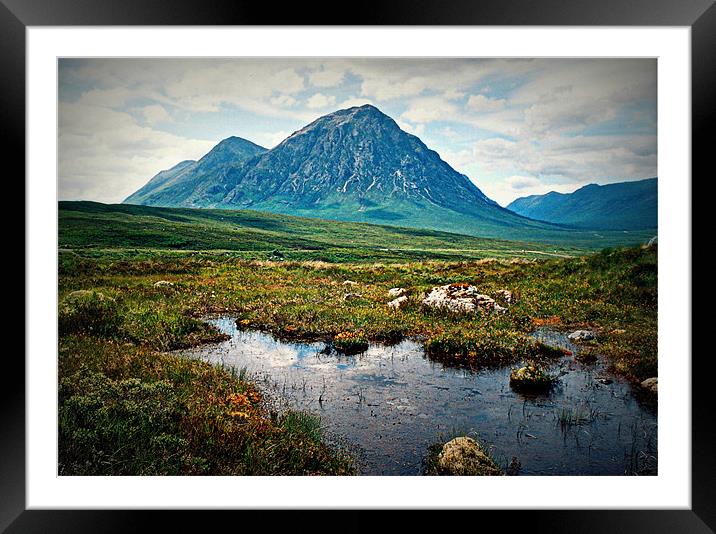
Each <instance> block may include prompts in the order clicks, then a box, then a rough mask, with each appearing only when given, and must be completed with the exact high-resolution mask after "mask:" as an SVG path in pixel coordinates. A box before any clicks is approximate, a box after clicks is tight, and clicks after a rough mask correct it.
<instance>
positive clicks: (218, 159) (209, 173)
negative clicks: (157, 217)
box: [124, 137, 266, 206]
mask: <svg viewBox="0 0 716 534" xmlns="http://www.w3.org/2000/svg"><path fill="white" fill-rule="evenodd" d="M263 152H266V149H265V148H263V147H261V146H259V145H257V144H255V143H252V142H251V141H247V140H246V139H242V138H241V137H229V138H227V139H224V140H223V141H221V142H220V143H219V144H218V145H216V146H215V147H214V148H213V149H211V151H209V152H208V153H207V154H206V155H205V156H204V157H202V158H201V159H200V160H199V161H192V160H186V161H182V162H181V163H179V164H177V165H175V166H174V167H172V168H171V169H168V170H166V171H161V172H160V173H159V174H157V175H156V176H154V177H153V178H152V179H151V180H149V182H147V184H146V185H144V187H142V188H141V189H139V190H138V191H136V192H135V193H133V194H132V195H130V196H128V197H127V198H126V199H125V200H124V203H126V204H145V205H152V206H176V205H181V204H183V203H185V202H187V199H188V198H189V197H192V198H194V197H196V196H199V197H200V196H201V195H202V194H207V193H206V191H207V190H208V191H209V193H208V194H211V191H212V188H214V187H215V186H216V184H217V183H219V182H220V179H221V177H223V176H224V175H225V174H226V172H228V171H229V169H231V168H233V167H235V166H236V165H240V164H241V163H243V162H244V161H246V160H248V159H251V158H252V157H254V156H256V155H258V154H262V153H263Z"/></svg>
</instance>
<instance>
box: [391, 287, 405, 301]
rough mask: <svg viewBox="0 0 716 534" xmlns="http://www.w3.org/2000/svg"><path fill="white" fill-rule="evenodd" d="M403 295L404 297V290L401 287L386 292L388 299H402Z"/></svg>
mask: <svg viewBox="0 0 716 534" xmlns="http://www.w3.org/2000/svg"><path fill="white" fill-rule="evenodd" d="M403 295H405V289H403V288H402V287H394V288H393V289H389V290H388V296H389V297H393V298H395V297H402V296H403Z"/></svg>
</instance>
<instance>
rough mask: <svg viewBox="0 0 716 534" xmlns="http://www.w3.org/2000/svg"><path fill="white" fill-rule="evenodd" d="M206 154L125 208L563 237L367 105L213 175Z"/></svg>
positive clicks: (324, 120) (522, 236)
mask: <svg viewBox="0 0 716 534" xmlns="http://www.w3.org/2000/svg"><path fill="white" fill-rule="evenodd" d="M217 148H218V147H217ZM214 150H216V149H214ZM212 152H214V151H212ZM207 157H208V155H207V156H205V157H204V158H202V160H200V161H199V162H198V163H197V169H193V170H192V171H191V172H187V173H186V174H183V175H182V177H180V178H178V179H176V180H175V181H174V182H172V183H166V184H165V185H164V186H163V187H162V188H161V189H159V190H156V191H152V192H151V193H150V194H146V193H142V194H135V195H132V196H131V197H129V198H128V199H127V200H126V201H125V202H127V203H136V204H146V205H152V206H184V207H197V208H225V209H246V208H250V209H255V210H261V211H270V212H274V213H284V214H289V215H299V216H304V217H314V218H323V219H335V220H343V221H358V222H372V223H384V224H391V225H396V226H403V227H416V228H431V229H436V230H444V231H449V232H457V233H462V234H470V235H480V236H485V237H499V238H507V239H528V240H550V239H551V237H550V236H552V235H555V239H560V236H562V234H564V232H567V231H568V230H565V229H563V228H560V227H558V226H554V225H551V224H549V223H544V222H540V221H534V220H530V219H527V218H524V217H521V216H519V215H517V214H515V213H513V212H511V211H509V210H506V209H505V208H502V207H500V206H499V205H497V204H496V203H495V202H494V201H492V200H490V199H489V198H488V197H487V196H485V194H484V193H482V191H480V189H479V188H478V187H477V186H475V185H474V184H473V183H472V182H471V181H470V180H469V179H468V178H467V176H465V175H464V174H460V173H459V172H457V171H455V170H454V169H453V168H452V167H450V165H448V164H447V163H446V162H445V161H443V160H442V159H441V158H440V156H439V155H438V154H437V152H435V151H433V150H430V149H429V148H428V147H427V146H425V144H424V143H423V142H422V141H421V140H420V139H419V138H417V137H416V136H414V135H410V134H408V133H406V132H404V131H403V130H401V129H400V127H399V126H398V125H397V124H396V122H395V121H394V120H393V119H391V118H390V117H388V116H387V115H385V114H384V113H382V112H381V111H380V110H378V109H377V108H375V107H374V106H370V105H365V106H360V107H353V108H349V109H344V110H339V111H336V112H335V113H331V114H329V115H325V116H323V117H321V118H319V119H317V120H315V121H314V122H312V123H311V124H309V125H308V126H306V127H304V128H302V129H301V130H298V131H297V132H295V133H293V134H292V135H291V136H289V137H288V138H287V139H285V140H284V141H283V142H281V143H280V144H279V145H277V146H276V147H274V148H273V149H271V150H268V151H265V152H262V153H259V154H257V155H255V156H253V157H251V158H248V159H242V160H241V161H239V162H235V163H233V162H232V163H227V162H224V161H222V165H221V166H220V167H219V169H218V170H217V169H215V168H212V165H211V164H210V162H209V161H205V160H207ZM199 167H201V168H202V169H203V170H202V172H199ZM150 183H151V182H150ZM148 185H150V184H148Z"/></svg>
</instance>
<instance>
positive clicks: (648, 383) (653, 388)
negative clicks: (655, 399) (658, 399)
mask: <svg viewBox="0 0 716 534" xmlns="http://www.w3.org/2000/svg"><path fill="white" fill-rule="evenodd" d="M641 387H643V388H644V389H645V390H647V391H649V392H651V393H658V392H659V378H658V377H656V376H652V377H651V378H647V379H646V380H644V381H643V382H642V383H641Z"/></svg>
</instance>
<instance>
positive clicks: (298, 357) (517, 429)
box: [187, 318, 657, 475]
mask: <svg viewBox="0 0 716 534" xmlns="http://www.w3.org/2000/svg"><path fill="white" fill-rule="evenodd" d="M211 322H212V323H213V324H215V325H216V326H217V327H218V328H220V329H221V330H222V331H224V332H226V333H227V334H229V335H230V336H231V339H230V340H229V341H226V342H224V343H221V344H218V345H213V346H206V347H202V348H199V349H195V350H193V351H189V352H187V354H189V355H191V356H193V357H198V358H202V359H205V360H207V361H210V362H213V363H221V364H224V365H229V366H233V367H235V368H236V369H241V368H245V369H246V370H247V371H248V372H249V373H251V374H253V375H254V376H255V377H256V379H257V380H258V381H259V382H260V383H261V385H262V386H263V387H264V389H267V390H269V391H273V392H274V393H275V394H276V395H277V396H279V397H280V398H282V399H285V401H286V402H287V403H288V404H289V405H290V406H292V407H294V408H298V409H303V410H310V411H313V412H316V413H319V414H320V415H321V416H322V420H323V424H324V426H325V427H326V429H327V430H328V431H329V432H331V433H333V434H335V435H337V436H341V437H342V438H344V439H345V440H347V441H348V442H349V443H352V444H354V445H355V446H357V447H358V448H359V463H360V471H361V473H362V474H368V475H417V474H420V472H421V466H422V459H423V457H424V455H425V453H426V451H427V449H428V447H429V446H430V445H432V444H434V443H436V442H439V441H445V440H447V439H450V438H452V437H453V436H455V435H458V434H470V435H474V436H475V437H477V438H478V439H480V440H481V441H482V442H483V443H485V444H486V445H487V446H488V447H489V448H490V449H491V451H492V453H493V455H494V456H495V458H496V460H497V461H498V463H501V464H502V466H503V467H505V466H506V465H507V463H509V461H510V460H511V458H513V457H517V458H519V461H520V462H521V465H522V469H521V474H526V475H621V474H625V473H627V474H632V473H635V472H636V473H639V474H655V473H656V463H657V462H656V456H657V455H656V448H657V443H656V435H657V418H656V414H655V413H654V412H653V411H652V410H651V409H649V408H648V407H646V406H644V405H642V404H640V403H639V402H638V401H637V399H635V398H634V396H633V394H632V392H631V388H630V386H629V384H628V383H627V382H626V381H624V380H623V379H621V378H618V377H614V376H610V375H608V374H607V372H606V370H605V369H604V367H603V365H602V364H601V363H599V362H597V363H596V364H593V365H584V364H581V363H580V362H578V361H576V360H575V359H574V357H565V358H562V359H560V360H558V361H556V362H555V364H554V365H553V366H552V368H551V369H550V372H552V373H556V374H561V377H560V380H559V383H558V385H557V386H556V387H555V388H554V389H553V391H551V392H550V393H549V394H548V395H541V396H526V395H521V394H519V393H516V392H514V391H512V389H511V388H510V387H509V380H508V377H509V372H510V369H509V368H502V369H489V370H484V371H481V372H475V371H470V370H466V369H453V368H446V367H444V366H443V365H442V364H440V363H436V362H432V361H430V360H429V359H427V358H426V357H425V355H424V353H423V350H422V346H421V345H420V344H419V343H416V342H414V341H410V340H405V341H403V342H401V343H398V344H396V345H392V346H384V345H371V346H370V348H369V349H368V351H366V352H365V353H363V354H360V355H357V356H341V355H338V354H336V353H335V352H331V351H328V350H326V346H325V345H324V344H323V343H287V342H283V341H279V340H277V339H274V338H273V337H271V336H269V335H267V334H263V333H260V332H246V331H238V330H237V329H236V325H235V322H234V320H233V319H232V318H217V319H212V320H211ZM536 336H537V337H539V338H541V339H542V340H543V341H545V342H547V343H551V344H553V345H559V346H563V347H565V348H568V349H569V350H572V351H573V352H574V353H575V354H576V352H577V351H578V347H575V346H573V345H572V344H571V343H569V341H568V340H567V339H566V337H565V336H564V335H562V334H559V333H555V332H551V331H548V330H542V331H539V332H538V333H537V334H536ZM606 377H608V379H607V378H606Z"/></svg>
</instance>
